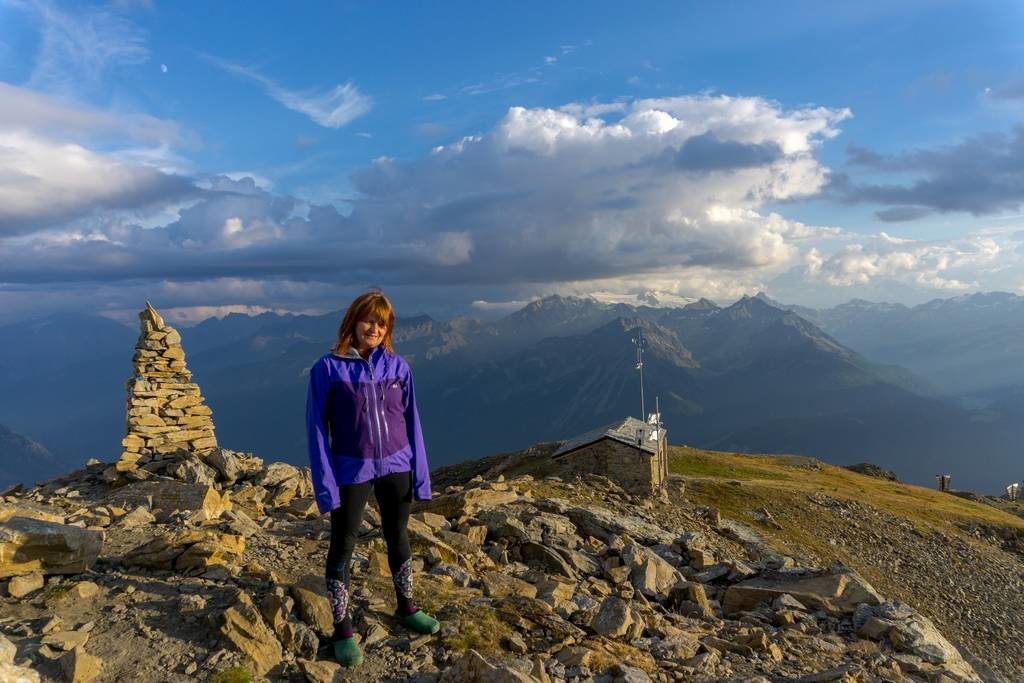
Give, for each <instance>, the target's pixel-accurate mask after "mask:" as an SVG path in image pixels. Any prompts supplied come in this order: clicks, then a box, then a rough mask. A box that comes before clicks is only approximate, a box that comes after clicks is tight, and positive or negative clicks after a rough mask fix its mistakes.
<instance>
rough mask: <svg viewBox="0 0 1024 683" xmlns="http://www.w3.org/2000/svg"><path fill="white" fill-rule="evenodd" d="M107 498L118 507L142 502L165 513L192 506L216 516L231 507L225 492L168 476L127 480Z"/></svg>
mask: <svg viewBox="0 0 1024 683" xmlns="http://www.w3.org/2000/svg"><path fill="white" fill-rule="evenodd" d="M109 502H110V503H112V504H115V505H118V506H119V507H136V506H139V505H144V506H146V507H148V508H150V509H153V510H162V511H163V512H164V513H165V514H170V513H171V512H174V511H175V510H194V511H197V512H201V513H202V517H203V518H204V519H207V520H210V519H217V518H218V517H220V515H221V513H223V512H225V511H227V510H230V509H231V500H230V499H229V498H228V495H227V493H224V494H221V493H220V492H219V491H217V490H216V489H214V488H213V487H212V486H207V485H205V484H190V483H187V482H184V481H174V480H171V479H162V480H158V481H152V480H151V481H140V482H136V483H134V484H129V485H128V486H125V487H123V488H120V489H117V490H116V491H115V492H114V493H112V494H111V495H110V497H109Z"/></svg>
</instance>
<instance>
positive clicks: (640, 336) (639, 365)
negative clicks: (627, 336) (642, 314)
mask: <svg viewBox="0 0 1024 683" xmlns="http://www.w3.org/2000/svg"><path fill="white" fill-rule="evenodd" d="M633 345H634V346H636V369H637V370H639V371H640V421H641V422H646V421H647V406H646V404H645V403H644V347H645V346H647V342H646V341H645V340H644V329H643V328H642V327H639V328H637V334H636V336H635V337H633Z"/></svg>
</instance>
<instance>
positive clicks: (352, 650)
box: [334, 636, 363, 667]
mask: <svg viewBox="0 0 1024 683" xmlns="http://www.w3.org/2000/svg"><path fill="white" fill-rule="evenodd" d="M334 659H335V660H337V662H338V664H341V665H342V666H349V667H351V666H359V665H360V664H362V663H363V651H362V650H360V649H359V643H357V642H356V639H355V636H353V637H351V638H341V639H339V640H336V641H334Z"/></svg>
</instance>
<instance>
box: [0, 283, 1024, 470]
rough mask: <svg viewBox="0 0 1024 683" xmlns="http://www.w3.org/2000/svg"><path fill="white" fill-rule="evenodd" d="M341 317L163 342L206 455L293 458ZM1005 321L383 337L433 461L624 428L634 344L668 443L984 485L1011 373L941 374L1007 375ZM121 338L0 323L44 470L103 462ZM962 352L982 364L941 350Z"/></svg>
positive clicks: (664, 322) (442, 329)
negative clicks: (201, 425) (858, 464)
mask: <svg viewBox="0 0 1024 683" xmlns="http://www.w3.org/2000/svg"><path fill="white" fill-rule="evenodd" d="M986 311H987V312H988V314H986ZM1014 315H1016V318H1014V317H1013V316H1014ZM340 318H341V313H340V312H332V313H328V314H326V315H321V316H308V315H278V314H273V313H264V314H262V315H259V316H245V315H241V314H232V315H228V316H226V317H224V318H219V319H217V318H211V319H209V320H206V321H203V322H202V323H200V324H199V325H196V326H195V327H190V328H184V329H181V333H182V337H183V344H184V348H185V350H186V352H187V354H188V363H189V367H190V368H191V369H192V370H193V372H194V373H195V379H196V380H197V381H198V382H199V383H200V384H201V386H202V387H203V391H204V393H205V395H206V396H207V399H208V403H209V405H210V406H211V407H212V408H213V410H214V418H215V421H216V424H217V429H218V435H219V437H220V438H221V440H222V441H223V442H225V443H231V444H232V446H233V447H234V448H241V449H246V450H252V451H257V452H261V453H268V454H271V455H272V457H274V458H275V459H282V460H286V461H289V462H293V463H301V462H303V461H304V459H305V457H306V456H305V445H304V444H305V435H304V421H303V415H304V402H305V392H306V383H307V379H306V377H307V375H306V373H307V372H308V368H309V366H310V365H311V364H312V363H313V361H314V360H316V358H318V357H319V356H320V355H322V354H323V353H325V352H327V350H328V349H329V348H330V345H331V342H332V340H333V338H334V336H335V334H336V330H337V325H338V321H339V320H340ZM999 320H1002V322H1001V323H1000V322H999ZM944 321H945V322H944ZM915 325H916V326H915ZM1015 325H1017V326H1020V327H1021V328H1024V298H1021V297H1016V296H1014V295H1003V294H988V295H975V296H973V297H961V298H958V299H951V300H945V302H939V303H935V302H933V303H931V304H927V305H924V306H919V307H913V308H908V307H902V306H898V305H889V304H869V303H868V302H858V301H853V302H850V303H849V304H844V305H843V306H838V307H836V308H833V309H827V310H823V311H815V310H811V309H802V308H799V307H790V306H785V305H782V304H778V303H777V302H773V301H771V300H770V299H768V298H767V297H766V296H764V295H758V296H756V297H744V298H742V299H740V300H739V301H737V302H735V303H734V304H732V305H730V306H726V307H721V306H718V305H717V304H715V303H714V302H712V301H709V300H707V299H701V300H698V301H695V302H692V303H689V304H687V305H685V306H682V307H674V308H662V307H652V306H633V305H629V304H624V303H602V302H599V301H597V300H596V299H592V298H580V297H560V296H553V297H548V298H545V299H540V300H537V301H534V302H532V303H530V304H528V305H526V306H525V307H523V308H522V309H520V310H518V311H516V312H514V313H512V314H510V315H508V316H505V317H503V318H500V319H498V320H494V321H489V322H482V321H479V320H475V319H472V318H467V317H458V318H454V319H451V320H444V321H440V320H435V319H432V318H430V317H428V316H422V315H421V316H412V317H406V318H400V319H399V321H398V323H397V325H396V329H395V334H394V341H395V346H396V350H398V351H399V352H400V353H402V354H403V355H404V356H406V357H407V358H408V359H409V361H410V362H411V364H412V365H413V367H414V370H415V377H416V390H417V396H418V398H419V402H420V409H421V413H422V416H423V420H424V428H425V433H426V438H427V443H428V447H429V449H430V454H431V455H430V457H431V462H432V464H434V465H435V466H438V465H444V464H450V463H455V462H459V461H461V460H464V459H466V458H470V457H477V456H480V455H483V454H487V453H493V452H495V451H502V450H514V449H518V448H522V447H524V446H526V445H529V444H531V443H535V442H537V441H542V440H558V439H564V438H568V437H571V436H573V435H575V434H577V433H580V432H583V431H586V430H589V429H591V428H593V427H595V426H598V425H600V424H603V423H606V422H611V421H613V420H615V419H618V418H620V417H622V416H623V415H626V414H633V415H637V414H639V413H640V387H639V373H638V372H637V371H636V369H635V347H634V344H633V341H632V340H633V339H635V338H636V337H637V334H638V333H639V332H640V331H642V333H643V336H644V338H645V340H646V348H645V358H644V377H645V385H646V386H645V389H646V391H645V397H646V405H645V410H646V412H652V411H653V409H654V402H655V397H656V398H657V400H658V404H659V405H660V408H661V412H662V415H663V419H664V421H665V423H666V426H667V428H668V429H669V439H670V441H672V442H673V443H687V444H691V445H695V446H702V447H713V448H721V449H728V450H734V451H741V452H787V453H802V454H811V455H815V456H817V457H820V458H823V459H825V460H829V461H832V462H839V463H842V462H853V461H871V462H875V463H877V464H880V465H883V466H885V467H886V468H889V469H893V470H895V471H896V472H897V474H899V475H900V476H901V477H902V478H904V479H905V480H908V481H912V482H917V483H931V481H932V477H933V476H934V475H935V474H938V473H940V471H941V472H942V473H952V474H953V475H954V485H959V486H961V487H964V488H976V489H984V490H998V489H1001V487H1002V486H1003V485H1004V484H1005V483H1006V482H1005V481H1004V479H1005V480H1007V481H1010V480H1012V479H1013V478H1014V476H1015V474H1016V472H1015V470H1016V469H1017V467H1016V464H1015V463H1016V456H1015V449H1016V444H1018V443H1020V441H1021V437H1022V436H1024V423H1022V421H1021V420H1019V419H1018V418H1019V417H1020V413H1021V410H1020V409H1019V408H1018V407H1017V406H1019V405H1020V403H1019V402H1018V401H1015V400H1014V396H1015V394H1014V391H1016V390H1017V387H1021V386H1024V371H1022V373H1021V374H1022V376H1021V378H1020V381H1019V382H1018V381H1017V380H1016V379H1015V377H1016V374H1014V373H1013V372H1009V371H1006V372H1004V373H1003V378H1004V379H1005V380H1006V381H1005V382H1003V383H1002V384H998V383H995V382H990V383H988V384H984V383H982V382H980V381H979V382H976V383H975V384H974V387H973V388H971V391H975V393H974V394H967V393H963V394H958V393H956V392H955V391H954V389H957V388H959V387H963V386H964V385H963V384H962V383H960V384H957V383H953V384H951V383H949V382H944V381H942V380H943V378H944V376H945V375H948V374H949V372H948V371H949V368H951V367H957V368H962V369H963V371H964V372H965V373H967V370H966V369H967V368H968V367H979V366H981V365H984V364H985V363H991V364H997V363H1000V362H1001V363H1002V364H1003V365H1004V366H1006V365H1008V364H1010V359H1011V358H1013V357H1014V348H1015V346H1014V345H1013V344H1012V343H1009V342H1006V343H1003V344H1002V345H1000V342H999V341H998V338H999V336H1000V335H1002V334H1004V333H1005V330H1007V329H1015V328H1014V326H1015ZM986 335H988V336H986ZM134 336H135V331H134V330H132V329H130V328H128V327H125V326H123V325H120V324H119V323H116V322H113V321H110V320H107V319H105V318H100V317H92V316H84V315H74V316H71V315H67V316H51V317H49V318H45V319H42V320H36V321H30V322H26V323H18V324H14V325H8V326H6V327H0V349H3V353H2V357H3V358H4V361H3V362H4V368H3V370H4V373H3V376H2V377H0V422H4V423H6V424H9V425H10V426H11V427H13V428H14V429H16V430H17V431H19V432H21V433H22V434H26V435H30V436H31V437H32V438H34V439H36V440H37V441H41V442H42V443H45V444H46V446H47V447H48V448H49V449H50V450H51V451H53V453H55V454H58V455H59V456H61V457H65V458H70V459H72V460H75V461H78V462H81V461H84V460H85V459H86V458H89V457H97V458H99V459H101V460H111V459H113V458H115V457H116V455H117V454H118V452H119V447H118V443H119V439H120V437H121V435H122V434H121V432H122V431H123V420H124V414H123V408H124V381H125V380H126V379H127V378H128V375H129V374H130V371H131V370H130V368H131V364H130V354H131V351H130V349H131V346H132V341H133V339H134ZM961 338H968V339H974V340H975V342H976V343H977V344H978V345H980V346H981V347H982V348H984V349H989V350H990V352H991V353H990V354H989V355H986V354H985V353H975V352H974V349H975V347H974V346H970V345H968V348H965V349H963V350H962V352H961V355H960V356H956V355H955V353H954V352H955V350H956V348H957V344H958V341H957V340H958V339H961ZM880 339H881V341H879V340H880ZM915 348H916V349H917V351H916V352H915V351H914V349H915ZM1021 351H1024V349H1021ZM997 352H998V353H997ZM1016 357H1022V355H1021V354H1019V353H1018V354H1017V356H1016ZM943 359H944V364H943V363H941V362H940V361H942V360H943ZM8 370H10V371H9V372H8ZM978 387H980V388H981V389H980V391H982V392H988V393H986V394H984V400H982V399H981V398H979V396H980V394H978V393H977V391H976V390H977V389H978ZM5 476H7V477H8V479H10V478H11V477H15V476H20V477H22V478H25V477H29V478H31V477H37V476H38V475H36V474H32V475H30V476H29V475H27V474H19V473H14V472H9V473H8V474H7V475H5ZM0 478H2V477H0Z"/></svg>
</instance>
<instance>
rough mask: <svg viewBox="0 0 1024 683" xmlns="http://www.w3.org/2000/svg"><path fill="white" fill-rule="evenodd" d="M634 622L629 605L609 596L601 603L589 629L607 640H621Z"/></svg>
mask: <svg viewBox="0 0 1024 683" xmlns="http://www.w3.org/2000/svg"><path fill="white" fill-rule="evenodd" d="M635 621H636V619H635V617H634V613H633V610H632V608H631V607H630V606H629V603H628V602H626V601H625V600H623V599H622V598H620V597H618V596H617V595H611V596H609V597H607V598H605V599H604V602H602V603H601V608H600V609H598V611H597V614H595V615H594V618H593V620H592V621H591V622H590V628H592V629H593V630H594V632H595V633H598V634H600V635H602V636H607V637H608V638H621V637H623V636H625V635H627V634H628V633H629V632H630V630H631V629H630V627H631V626H633V624H634V622H635Z"/></svg>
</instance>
